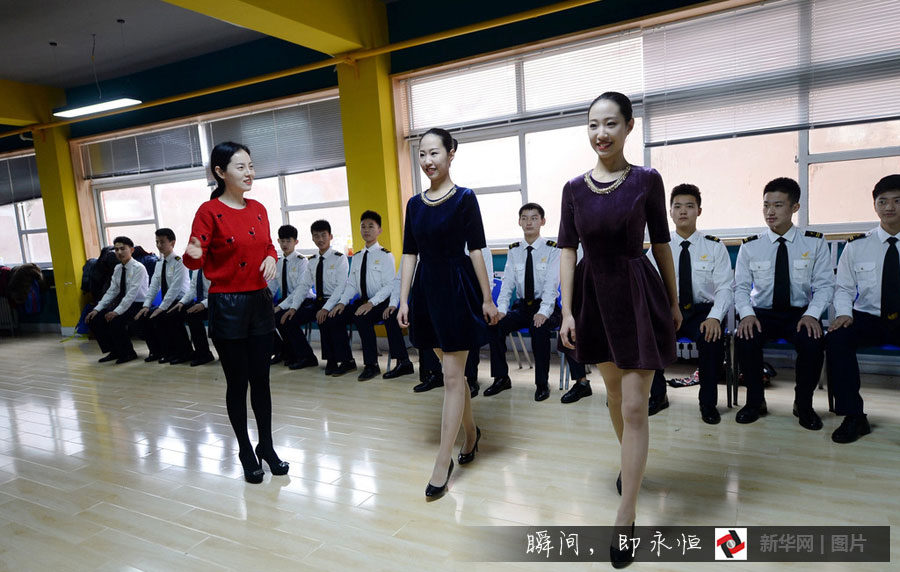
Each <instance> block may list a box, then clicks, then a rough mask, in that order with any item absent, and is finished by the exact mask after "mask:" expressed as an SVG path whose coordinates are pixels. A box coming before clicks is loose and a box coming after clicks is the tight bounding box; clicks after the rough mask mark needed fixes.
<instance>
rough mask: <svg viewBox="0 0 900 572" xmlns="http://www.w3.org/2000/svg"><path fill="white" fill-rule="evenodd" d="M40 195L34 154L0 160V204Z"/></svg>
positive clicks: (25, 199)
mask: <svg viewBox="0 0 900 572" xmlns="http://www.w3.org/2000/svg"><path fill="white" fill-rule="evenodd" d="M40 196H41V184H40V182H39V181H38V172H37V161H36V160H35V156H34V155H26V156H24V157H14V158H12V159H2V160H0V206H2V205H8V204H11V203H17V202H20V201H27V200H31V199H37V198H40Z"/></svg>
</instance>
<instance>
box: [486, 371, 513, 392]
mask: <svg viewBox="0 0 900 572" xmlns="http://www.w3.org/2000/svg"><path fill="white" fill-rule="evenodd" d="M511 387H512V381H510V379H509V377H507V376H505V375H504V376H503V377H498V378H495V379H494V383H492V384H491V386H490V387H488V388H487V389H485V390H484V396H485V397H490V396H491V395H497V394H498V393H500V392H501V391H505V390H507V389H509V388H511Z"/></svg>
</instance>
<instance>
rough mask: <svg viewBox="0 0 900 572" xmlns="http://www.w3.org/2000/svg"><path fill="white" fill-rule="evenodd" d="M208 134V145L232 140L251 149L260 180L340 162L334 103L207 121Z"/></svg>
mask: <svg viewBox="0 0 900 572" xmlns="http://www.w3.org/2000/svg"><path fill="white" fill-rule="evenodd" d="M207 130H208V131H207V133H208V136H209V141H210V145H211V146H215V145H216V144H217V143H220V142H222V141H235V142H239V143H243V144H244V145H246V146H247V147H249V149H250V153H251V155H252V156H253V166H254V169H255V171H256V176H257V177H259V178H265V177H273V176H275V175H289V174H291V173H298V172H302V171H311V170H313V169H323V168H326V167H334V166H337V165H342V164H343V163H344V138H343V132H342V130H341V109H340V101H339V100H338V99H337V98H332V99H327V100H323V101H317V102H313V103H307V104H301V105H295V106H291V107H286V108H282V109H276V110H273V111H263V112H259V113H251V114H248V115H242V116H239V117H231V118H228V119H221V120H217V121H210V122H209V123H208V124H207Z"/></svg>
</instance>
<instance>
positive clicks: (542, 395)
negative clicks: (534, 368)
mask: <svg viewBox="0 0 900 572" xmlns="http://www.w3.org/2000/svg"><path fill="white" fill-rule="evenodd" d="M548 397H550V388H549V387H547V384H546V383H545V384H544V385H539V386H537V388H536V389H535V390H534V400H535V401H543V400H545V399H547V398H548Z"/></svg>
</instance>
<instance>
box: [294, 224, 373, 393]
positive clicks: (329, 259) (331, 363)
mask: <svg viewBox="0 0 900 572" xmlns="http://www.w3.org/2000/svg"><path fill="white" fill-rule="evenodd" d="M310 233H311V234H312V241H313V244H315V245H316V248H318V252H316V253H315V254H313V255H312V256H311V257H310V258H309V264H308V265H307V267H306V273H305V276H306V278H305V280H304V281H303V282H302V283H301V284H299V285H298V286H297V288H296V289H295V290H294V291H293V292H292V293H291V295H290V296H288V298H287V300H285V303H286V304H287V310H285V311H284V312H283V313H282V314H281V317H280V318H279V319H278V320H277V321H278V322H279V323H280V324H281V325H282V326H283V329H282V331H283V332H284V335H285V340H284V342H285V344H290V345H291V347H292V349H293V352H294V359H295V361H294V362H293V363H292V364H290V366H289V367H290V368H291V369H292V370H297V369H303V368H305V367H312V366H316V365H318V364H319V360H318V359H316V355H315V353H313V350H312V348H311V347H310V345H309V341H307V339H306V336H305V335H304V334H303V326H305V325H306V324H307V323H309V322H311V321H313V320H316V322H317V323H318V325H319V336H320V339H321V342H322V357H323V358H324V359H325V360H327V361H326V364H325V375H332V374H334V372H335V371H336V370H337V369H338V366H339V365H340V364H338V362H337V361H336V357H335V356H336V355H337V351H336V350H335V349H334V348H333V347H332V344H331V339H332V338H331V336H330V335H329V333H328V328H329V326H330V324H329V323H328V322H329V320H328V312H329V310H330V309H331V308H333V307H334V305H335V304H337V300H336V297H337V296H340V294H341V292H342V291H343V289H344V283H345V282H346V281H347V270H348V269H349V266H350V265H349V264H348V262H347V257H346V256H344V255H343V253H341V252H338V251H337V250H334V249H333V248H331V241H332V239H333V238H334V235H332V234H331V224H329V223H328V221H327V220H317V221H315V222H314V223H312V225H311V226H310ZM310 286H312V287H314V288H315V291H314V293H313V294H312V296H311V297H310V295H309V291H310V290H309V288H310ZM331 302H333V304H332V306H331V307H329V308H327V309H326V307H325V306H326V304H329V303H331ZM285 326H286V327H285ZM344 343H347V342H346V337H345V338H344ZM353 369H356V363H355V362H353ZM347 371H349V370H347Z"/></svg>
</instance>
